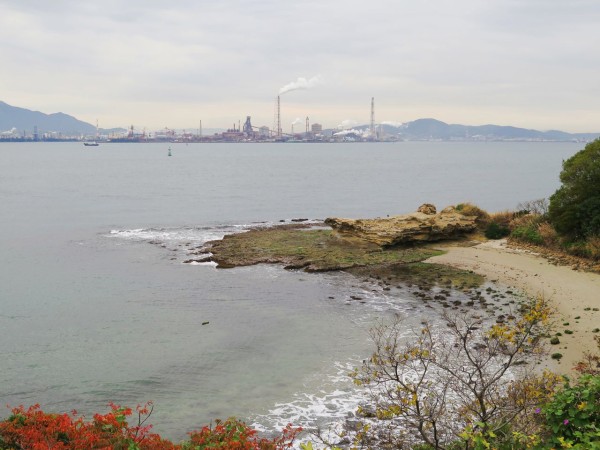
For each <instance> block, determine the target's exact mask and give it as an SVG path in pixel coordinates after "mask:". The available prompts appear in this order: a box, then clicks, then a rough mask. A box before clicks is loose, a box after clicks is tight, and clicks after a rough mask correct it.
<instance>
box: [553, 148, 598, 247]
mask: <svg viewBox="0 0 600 450" xmlns="http://www.w3.org/2000/svg"><path fill="white" fill-rule="evenodd" d="M560 181H561V182H562V186H561V187H560V188H559V189H558V190H557V191H556V192H555V193H554V194H552V196H551V197H550V206H549V210H548V215H549V218H550V222H551V223H552V225H553V226H554V228H555V229H556V231H558V232H559V233H560V234H563V235H565V236H567V237H568V238H570V239H572V240H576V241H577V240H582V239H585V238H587V237H590V236H600V139H596V140H595V141H593V142H590V143H589V144H587V145H586V146H585V148H584V149H583V150H580V151H579V152H577V153H576V154H575V155H573V156H572V157H571V158H569V159H567V160H566V161H564V162H563V170H562V172H561V173H560Z"/></svg>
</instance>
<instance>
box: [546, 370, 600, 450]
mask: <svg viewBox="0 0 600 450" xmlns="http://www.w3.org/2000/svg"><path fill="white" fill-rule="evenodd" d="M543 413H544V415H545V417H546V424H545V427H546V428H547V431H548V436H547V437H546V440H544V443H545V444H548V445H551V446H553V447H555V448H571V446H573V448H581V449H584V448H585V449H592V448H600V377H599V376H593V375H583V376H581V378H579V379H578V380H577V383H576V384H575V385H573V386H572V385H571V384H570V382H569V380H568V379H567V382H566V383H565V385H564V387H563V388H562V389H561V390H560V391H558V392H557V393H556V394H555V395H554V397H553V399H552V401H551V402H550V403H549V404H547V405H546V406H544V408H543Z"/></svg>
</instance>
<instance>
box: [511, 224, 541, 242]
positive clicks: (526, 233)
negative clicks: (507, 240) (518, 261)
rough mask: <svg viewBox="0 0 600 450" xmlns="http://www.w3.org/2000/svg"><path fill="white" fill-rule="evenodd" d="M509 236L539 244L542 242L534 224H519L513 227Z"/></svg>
mask: <svg viewBox="0 0 600 450" xmlns="http://www.w3.org/2000/svg"><path fill="white" fill-rule="evenodd" d="M510 237H512V238H514V239H517V240H519V241H522V242H527V243H529V244H535V245H540V244H542V243H543V242H544V239H543V238H542V236H541V234H540V232H539V231H538V228H537V225H536V224H533V223H532V224H530V225H527V226H520V227H517V228H515V229H514V230H513V231H512V233H511V234H510Z"/></svg>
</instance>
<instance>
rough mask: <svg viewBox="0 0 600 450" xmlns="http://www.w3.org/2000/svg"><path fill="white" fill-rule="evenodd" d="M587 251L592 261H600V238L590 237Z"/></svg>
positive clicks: (586, 244)
mask: <svg viewBox="0 0 600 450" xmlns="http://www.w3.org/2000/svg"><path fill="white" fill-rule="evenodd" d="M585 249H586V252H587V254H588V257H589V258H590V259H593V260H594V261H600V236H592V237H589V238H588V239H587V241H586V243H585Z"/></svg>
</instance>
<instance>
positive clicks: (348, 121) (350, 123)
mask: <svg viewBox="0 0 600 450" xmlns="http://www.w3.org/2000/svg"><path fill="white" fill-rule="evenodd" d="M355 125H358V122H357V121H356V120H352V119H346V120H342V123H340V124H339V125H338V126H337V128H338V130H345V129H348V128H352V127H354V126H355Z"/></svg>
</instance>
